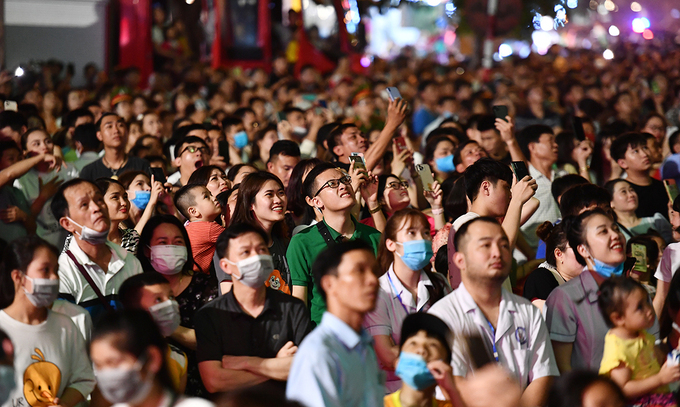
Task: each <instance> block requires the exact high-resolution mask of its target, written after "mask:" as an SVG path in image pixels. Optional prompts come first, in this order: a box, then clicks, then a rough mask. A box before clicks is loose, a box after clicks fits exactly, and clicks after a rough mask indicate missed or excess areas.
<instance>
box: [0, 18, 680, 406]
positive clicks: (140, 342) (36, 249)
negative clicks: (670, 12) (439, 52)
mask: <svg viewBox="0 0 680 407" xmlns="http://www.w3.org/2000/svg"><path fill="white" fill-rule="evenodd" d="M159 21H161V16H159ZM168 31H170V28H168ZM166 34H168V33H166ZM616 55H621V56H623V55H625V58H624V57H620V58H618V59H614V60H612V61H604V60H603V59H601V58H597V57H596V56H595V54H593V53H591V52H590V51H586V50H582V51H578V50H566V49H558V48H554V49H551V51H550V52H549V53H548V54H547V55H546V56H538V55H531V56H529V58H527V59H524V60H522V59H513V58H508V59H506V60H504V61H503V62H502V63H501V64H499V65H498V66H497V67H495V68H494V69H493V70H492V71H491V72H485V71H483V70H481V69H480V70H475V69H468V67H467V66H465V65H460V64H458V63H453V62H452V65H446V66H443V65H438V64H435V63H434V62H433V61H432V60H430V59H429V58H425V59H416V58H414V57H406V56H403V57H399V58H397V59H396V60H394V61H391V62H389V63H388V62H386V61H379V60H376V61H375V63H374V64H373V65H372V66H371V67H370V68H369V70H368V71H367V72H366V73H365V74H363V75H356V74H353V73H352V72H350V70H349V65H348V64H347V59H341V60H340V63H339V64H338V67H337V69H336V70H335V71H334V72H332V73H331V74H328V75H321V74H320V73H319V72H317V71H316V69H315V68H314V67H313V66H305V67H303V68H302V69H301V70H300V72H299V75H293V74H292V69H291V67H290V66H289V65H288V64H287V62H286V60H285V58H284V57H278V58H276V59H275V60H274V61H273V65H272V69H271V72H266V71H265V70H263V69H253V70H250V71H241V70H233V71H230V70H227V69H213V68H208V67H205V66H202V65H200V64H197V65H191V66H188V67H187V68H186V69H184V70H183V71H182V73H181V74H177V72H174V73H172V74H169V73H166V72H164V71H159V72H155V73H154V74H153V76H152V78H151V79H150V81H149V84H148V86H147V87H141V86H140V83H141V82H140V78H139V71H138V70H136V69H130V70H127V71H124V72H122V73H121V74H119V75H117V76H115V77H114V78H112V79H110V80H106V78H105V76H104V75H96V77H97V78H99V79H97V80H96V81H95V82H92V83H91V84H90V85H92V86H90V85H88V87H87V88H82V89H81V88H69V87H67V86H60V87H59V89H56V88H51V87H50V86H48V84H46V83H44V82H41V81H38V82H37V83H36V84H35V86H33V87H31V88H30V89H29V90H27V91H25V92H22V93H21V94H17V93H16V92H15V90H13V89H12V88H11V86H10V84H9V83H4V84H3V85H1V87H0V91H2V92H5V93H4V95H2V96H1V97H0V99H3V100H15V101H16V102H18V103H17V108H16V109H14V110H8V109H5V110H4V111H2V112H0V242H1V245H2V247H1V249H2V259H1V260H0V309H1V311H0V342H2V347H0V403H1V404H2V406H3V407H5V406H6V407H10V406H11V407H28V406H31V407H50V406H60V407H75V406H77V405H80V406H82V405H86V404H90V405H91V406H93V407H100V406H109V405H112V404H123V405H129V406H133V407H162V406H165V407H167V406H182V407H184V406H194V405H195V406H199V407H200V406H210V405H213V404H212V403H217V404H219V405H224V406H232V405H233V406H259V405H263V406H265V405H266V406H273V405H277V406H288V405H289V406H300V405H301V406H308V407H316V406H343V407H346V406H373V407H375V406H382V405H384V406H390V407H392V406H394V407H397V406H404V407H406V406H430V405H436V406H456V407H489V406H492V405H493V406H498V407H536V406H549V407H577V406H578V407H580V406H586V407H591V406H612V407H616V406H623V405H636V406H645V407H647V406H676V405H677V402H676V399H675V394H674V393H673V391H674V390H675V389H677V382H678V381H680V356H679V354H678V353H675V352H673V350H674V349H676V348H677V347H678V341H679V340H680V328H679V327H678V326H679V325H680V315H679V311H680V277H678V276H677V275H675V271H676V270H677V269H678V267H680V256H679V255H678V253H680V200H678V199H677V198H676V197H677V194H678V189H677V185H676V183H677V182H680V170H679V169H678V165H679V164H680V137H679V136H680V130H678V127H679V125H680V69H678V66H677V64H676V63H675V62H676V61H678V60H680V50H678V49H677V47H676V48H668V49H665V48H654V47H649V48H647V49H635V50H634V49H633V48H631V47H630V46H629V45H622V49H621V50H618V51H617V53H616ZM62 85H63V84H62ZM387 88H389V91H387ZM395 88H396V91H395ZM62 101H63V103H62ZM57 102H59V103H57ZM0 106H2V105H1V104H0ZM62 106H63V107H62ZM5 107H10V108H11V107H12V104H11V103H9V104H5Z"/></svg>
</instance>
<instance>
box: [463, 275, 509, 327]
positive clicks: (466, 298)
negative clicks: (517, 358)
mask: <svg viewBox="0 0 680 407" xmlns="http://www.w3.org/2000/svg"><path fill="white" fill-rule="evenodd" d="M456 291H457V292H458V300H459V303H460V306H461V308H462V310H463V312H465V313H466V314H470V313H472V314H473V318H474V320H475V322H476V323H477V324H478V325H479V326H480V327H481V328H482V329H484V330H485V331H486V330H487V328H488V326H489V321H488V320H487V319H486V317H485V316H484V313H482V310H480V309H479V306H477V303H476V302H475V300H474V299H473V298H472V296H471V295H470V293H469V292H468V290H467V289H466V288H465V285H464V284H463V283H462V282H461V283H460V285H459V286H458V288H457V289H456ZM515 312H517V309H516V308H515V302H514V301H513V300H512V298H511V297H510V293H509V292H507V291H506V290H505V289H504V288H501V303H500V304H499V306H498V321H497V322H496V335H495V337H496V339H498V338H500V337H501V336H503V334H505V332H506V331H507V330H508V329H510V328H511V327H512V325H513V319H514V318H512V317H511V316H510V317H509V318H508V317H506V315H507V314H508V313H510V314H514V313H515Z"/></svg>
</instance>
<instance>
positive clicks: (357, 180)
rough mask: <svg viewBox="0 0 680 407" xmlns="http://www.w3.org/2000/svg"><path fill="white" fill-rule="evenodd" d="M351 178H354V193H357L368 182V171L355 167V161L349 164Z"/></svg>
mask: <svg viewBox="0 0 680 407" xmlns="http://www.w3.org/2000/svg"><path fill="white" fill-rule="evenodd" d="M349 176H350V177H351V178H352V191H353V193H354V192H357V191H358V190H359V189H360V188H361V186H362V185H363V184H364V182H366V171H365V170H364V169H361V168H357V167H355V165H354V161H352V162H351V163H350V164H349Z"/></svg>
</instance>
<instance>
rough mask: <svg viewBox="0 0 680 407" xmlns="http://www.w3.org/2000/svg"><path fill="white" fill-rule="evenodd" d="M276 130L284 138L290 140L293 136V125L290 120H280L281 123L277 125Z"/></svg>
mask: <svg viewBox="0 0 680 407" xmlns="http://www.w3.org/2000/svg"><path fill="white" fill-rule="evenodd" d="M276 130H277V131H278V132H279V134H280V135H281V137H283V138H284V139H286V140H290V139H291V138H292V135H293V125H291V124H290V122H289V121H288V120H283V121H281V122H279V124H277V125H276Z"/></svg>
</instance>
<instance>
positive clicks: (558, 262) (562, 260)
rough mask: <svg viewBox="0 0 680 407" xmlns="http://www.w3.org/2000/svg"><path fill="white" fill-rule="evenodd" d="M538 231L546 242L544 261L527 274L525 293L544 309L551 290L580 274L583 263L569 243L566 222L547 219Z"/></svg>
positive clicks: (539, 235)
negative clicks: (578, 259)
mask: <svg viewBox="0 0 680 407" xmlns="http://www.w3.org/2000/svg"><path fill="white" fill-rule="evenodd" d="M536 234H537V235H538V237H539V238H540V239H541V240H543V241H544V242H545V246H546V250H545V261H544V262H543V263H541V264H540V265H539V266H538V268H537V269H536V270H534V271H533V272H532V273H531V274H529V277H527V279H526V281H525V282H524V293H523V295H524V298H526V299H527V300H529V301H531V303H532V304H534V305H535V306H536V307H538V309H540V310H543V304H545V300H547V299H548V296H549V295H550V293H551V292H552V291H553V290H554V289H555V288H556V287H559V286H560V285H562V284H564V283H566V282H567V281H569V280H571V279H572V278H574V277H577V276H578V275H579V274H581V272H583V266H582V265H581V264H580V263H579V262H578V261H577V260H576V256H575V255H574V249H572V247H571V246H569V241H567V232H566V231H565V230H564V224H563V223H558V224H557V225H553V224H552V223H551V222H547V221H546V222H544V223H543V224H542V225H540V226H539V227H538V228H537V229H536Z"/></svg>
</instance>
